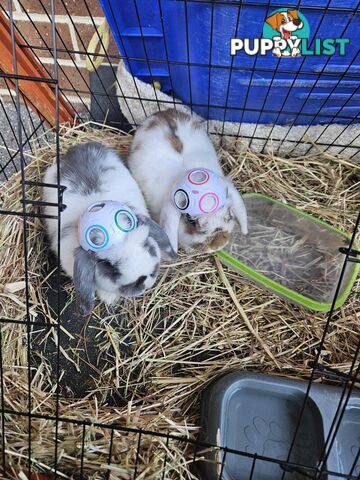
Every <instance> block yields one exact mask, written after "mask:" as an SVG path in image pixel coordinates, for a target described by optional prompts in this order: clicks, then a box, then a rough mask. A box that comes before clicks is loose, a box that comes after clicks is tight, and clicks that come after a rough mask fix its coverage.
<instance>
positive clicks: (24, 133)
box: [0, 99, 49, 182]
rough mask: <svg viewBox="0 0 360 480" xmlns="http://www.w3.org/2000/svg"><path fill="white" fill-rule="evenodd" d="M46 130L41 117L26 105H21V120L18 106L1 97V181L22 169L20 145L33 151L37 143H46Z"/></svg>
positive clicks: (26, 149)
mask: <svg viewBox="0 0 360 480" xmlns="http://www.w3.org/2000/svg"><path fill="white" fill-rule="evenodd" d="M19 124H20V129H19ZM44 132H46V127H45V126H44V125H42V124H41V121H40V119H39V117H38V116H37V115H36V114H34V113H33V112H31V111H30V109H27V108H26V106H25V105H22V106H21V107H20V121H19V119H18V112H17V109H16V106H15V105H14V104H13V103H12V102H6V103H5V102H4V103H3V102H2V101H1V99H0V182H3V181H6V180H7V179H8V178H9V177H10V176H11V175H12V174H13V173H15V172H17V171H19V170H20V146H21V145H22V148H23V151H24V152H26V151H32V150H33V148H34V146H35V143H36V144H37V145H38V146H40V145H41V144H43V143H44V140H45V137H44ZM47 135H48V136H49V134H47ZM20 137H21V142H20Z"/></svg>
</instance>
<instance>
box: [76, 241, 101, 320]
mask: <svg viewBox="0 0 360 480" xmlns="http://www.w3.org/2000/svg"><path fill="white" fill-rule="evenodd" d="M74 257H75V262H74V284H75V289H76V294H77V296H76V297H77V298H76V303H77V306H78V309H79V312H80V313H81V315H89V314H90V313H91V311H92V309H93V308H94V301H95V265H96V258H95V255H94V253H93V252H90V251H89V252H86V251H85V250H84V249H83V248H81V247H78V248H77V249H76V250H75V252H74Z"/></svg>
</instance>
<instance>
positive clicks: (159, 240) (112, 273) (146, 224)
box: [74, 214, 177, 315]
mask: <svg viewBox="0 0 360 480" xmlns="http://www.w3.org/2000/svg"><path fill="white" fill-rule="evenodd" d="M137 222H138V223H137V228H136V229H135V230H134V231H132V232H131V233H129V234H128V236H127V238H126V239H125V240H124V241H123V242H122V243H121V244H119V245H113V246H111V247H110V248H107V249H104V250H101V251H98V252H95V251H91V250H88V251H86V250H84V249H83V248H82V247H81V246H79V247H77V248H76V250H75V254H74V255H75V258H74V284H75V289H76V293H77V303H78V308H79V311H80V312H81V313H82V314H83V315H87V314H89V313H91V311H92V309H93V307H94V300H95V291H96V290H98V291H99V292H104V293H103V296H102V295H100V297H102V298H103V299H104V297H105V300H106V299H108V302H109V303H112V301H115V300H116V299H117V298H118V297H137V296H140V295H142V294H143V293H144V292H145V291H146V290H147V289H149V288H151V287H152V286H153V285H154V283H155V281H156V279H157V277H158V275H159V267H160V260H161V254H162V253H163V254H165V255H167V256H168V257H170V258H172V259H176V258H177V255H176V253H175V252H174V251H173V249H172V247H171V245H170V242H169V239H168V237H167V235H166V233H165V232H164V231H163V230H162V229H161V228H160V227H159V225H158V224H157V223H155V222H153V221H152V220H151V219H150V218H149V217H146V216H144V215H139V214H137ZM96 241H97V239H96V237H94V238H92V242H93V243H96Z"/></svg>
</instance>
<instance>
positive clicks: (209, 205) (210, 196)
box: [199, 192, 220, 213]
mask: <svg viewBox="0 0 360 480" xmlns="http://www.w3.org/2000/svg"><path fill="white" fill-rule="evenodd" d="M219 203H220V199H219V197H218V195H216V193H214V192H209V193H205V195H203V196H202V197H201V198H200V200H199V208H200V210H201V211H202V212H203V213H212V212H215V211H216V210H217V208H218V206H219Z"/></svg>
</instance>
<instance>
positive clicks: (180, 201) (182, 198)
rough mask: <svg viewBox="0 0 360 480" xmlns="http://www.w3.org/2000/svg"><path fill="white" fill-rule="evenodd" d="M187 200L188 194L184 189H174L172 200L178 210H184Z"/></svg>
mask: <svg viewBox="0 0 360 480" xmlns="http://www.w3.org/2000/svg"><path fill="white" fill-rule="evenodd" d="M189 201H190V200H189V195H188V194H187V193H186V192H185V190H182V189H181V188H180V189H179V190H176V192H175V195H174V202H175V205H176V206H177V208H178V209H179V210H186V209H187V208H188V206H189Z"/></svg>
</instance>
